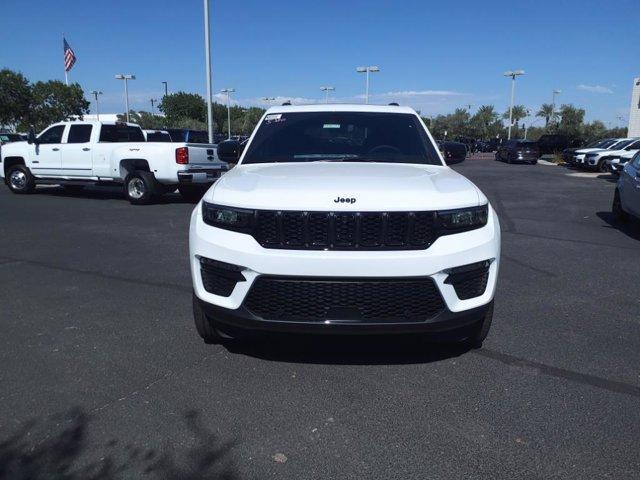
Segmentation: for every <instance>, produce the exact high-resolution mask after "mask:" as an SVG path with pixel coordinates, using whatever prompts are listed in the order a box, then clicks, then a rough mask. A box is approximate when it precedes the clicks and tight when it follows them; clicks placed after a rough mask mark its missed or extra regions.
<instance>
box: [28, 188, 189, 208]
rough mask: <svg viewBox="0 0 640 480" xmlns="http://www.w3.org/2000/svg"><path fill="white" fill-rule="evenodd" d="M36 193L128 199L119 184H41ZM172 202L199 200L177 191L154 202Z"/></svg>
mask: <svg viewBox="0 0 640 480" xmlns="http://www.w3.org/2000/svg"><path fill="white" fill-rule="evenodd" d="M35 193H36V194H37V195H51V196H55V197H68V198H72V197H79V198H84V199H88V200H122V201H123V202H127V199H126V198H125V195H124V193H123V192H122V187H117V186H94V185H87V186H86V187H84V188H82V189H81V190H78V191H67V190H65V189H64V188H63V187H58V186H45V187H42V186H39V187H38V188H36V191H35ZM198 201H199V200H198ZM127 203H128V202H127ZM170 203H177V204H181V203H184V204H196V203H198V202H197V201H196V200H186V199H185V198H183V197H182V196H181V195H180V194H179V193H177V192H174V193H165V194H164V195H159V196H157V197H156V198H155V200H154V202H153V204H158V205H163V204H170Z"/></svg>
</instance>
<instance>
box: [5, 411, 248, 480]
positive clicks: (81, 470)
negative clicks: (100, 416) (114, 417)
mask: <svg viewBox="0 0 640 480" xmlns="http://www.w3.org/2000/svg"><path fill="white" fill-rule="evenodd" d="M184 421H185V424H186V426H187V428H188V430H189V433H190V436H191V437H193V438H194V439H195V445H194V446H193V447H190V448H187V447H185V449H184V450H174V449H172V448H171V447H166V446H163V447H162V448H164V450H161V449H154V448H148V449H144V448H140V447H136V446H134V445H131V444H129V443H124V442H120V441H118V440H115V439H112V440H106V441H105V445H104V447H103V451H102V452H99V453H97V454H95V455H93V458H90V455H89V454H88V453H87V437H88V433H89V432H88V430H89V423H90V419H89V416H88V415H87V414H86V413H85V412H84V411H83V410H82V409H80V408H75V409H72V410H71V411H69V412H68V413H67V414H66V415H64V416H62V418H54V419H51V420H50V421H48V422H41V423H38V422H36V421H31V422H29V423H28V424H26V425H25V426H23V427H22V428H21V429H20V430H19V431H17V432H15V433H14V434H13V435H12V436H11V437H10V438H8V439H6V440H2V441H0V478H1V479H2V480H18V479H20V480H23V479H24V480H26V479H29V480H42V479H63V480H112V479H120V478H141V477H143V476H144V477H146V478H150V479H168V480H173V479H176V480H177V479H192V480H196V479H225V480H233V479H236V478H238V476H237V475H236V474H235V472H234V471H233V469H232V466H231V463H230V462H229V461H228V459H227V458H226V457H227V455H228V454H229V453H230V450H231V449H232V448H233V445H232V444H229V443H227V444H222V445H220V444H219V442H218V441H217V439H216V437H215V435H213V434H212V433H210V432H209V431H208V430H207V429H206V427H205V426H204V425H203V424H202V422H201V421H200V418H199V416H198V414H197V413H196V412H193V411H190V412H187V413H185V414H184Z"/></svg>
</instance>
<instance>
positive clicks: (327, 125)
mask: <svg viewBox="0 0 640 480" xmlns="http://www.w3.org/2000/svg"><path fill="white" fill-rule="evenodd" d="M322 128H340V124H339V123H325V124H324V125H323V126H322Z"/></svg>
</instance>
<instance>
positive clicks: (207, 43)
mask: <svg viewBox="0 0 640 480" xmlns="http://www.w3.org/2000/svg"><path fill="white" fill-rule="evenodd" d="M204 55H205V57H204V58H205V68H206V70H207V130H208V131H209V143H213V103H212V96H213V95H212V90H213V85H212V80H211V25H210V23H209V0H204Z"/></svg>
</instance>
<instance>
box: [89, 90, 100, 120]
mask: <svg viewBox="0 0 640 480" xmlns="http://www.w3.org/2000/svg"><path fill="white" fill-rule="evenodd" d="M91 95H93V96H94V98H95V99H96V119H97V120H98V121H100V102H98V95H102V92H100V91H98V90H94V91H92V92H91Z"/></svg>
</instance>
